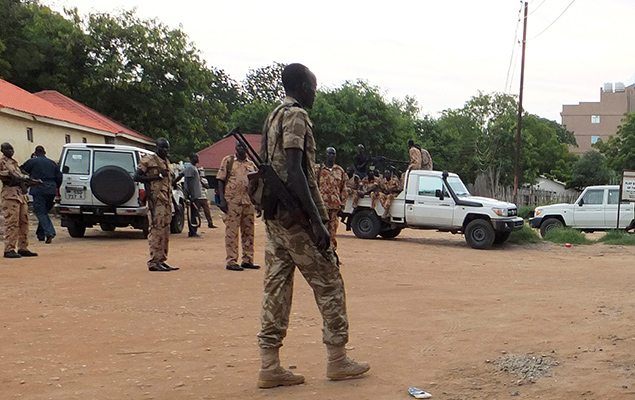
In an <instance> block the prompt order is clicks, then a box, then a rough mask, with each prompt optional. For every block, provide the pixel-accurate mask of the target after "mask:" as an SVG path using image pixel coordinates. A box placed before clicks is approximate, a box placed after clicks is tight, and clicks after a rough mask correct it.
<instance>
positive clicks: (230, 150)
mask: <svg viewBox="0 0 635 400" xmlns="http://www.w3.org/2000/svg"><path fill="white" fill-rule="evenodd" d="M244 136H245V140H247V142H248V143H249V144H250V145H251V147H253V148H254V149H255V150H256V151H257V152H258V153H260V142H261V139H262V135H261V134H259V133H246V134H244ZM235 152H236V139H234V138H233V137H227V138H224V139H221V140H219V141H218V142H216V143H214V144H213V145H211V146H209V147H206V148H204V149H203V150H201V151H199V152H198V153H196V154H198V160H199V163H198V165H199V167H201V168H203V169H204V171H205V176H216V173H217V172H218V169H219V168H220V163H221V161H222V160H223V158H224V157H225V156H228V155H230V154H234V153H235Z"/></svg>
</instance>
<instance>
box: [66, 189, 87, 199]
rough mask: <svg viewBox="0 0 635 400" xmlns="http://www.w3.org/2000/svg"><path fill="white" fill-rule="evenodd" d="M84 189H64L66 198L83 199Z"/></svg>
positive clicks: (84, 196) (84, 195)
mask: <svg viewBox="0 0 635 400" xmlns="http://www.w3.org/2000/svg"><path fill="white" fill-rule="evenodd" d="M85 198H86V191H84V190H83V189H66V199H68V200H84V199H85Z"/></svg>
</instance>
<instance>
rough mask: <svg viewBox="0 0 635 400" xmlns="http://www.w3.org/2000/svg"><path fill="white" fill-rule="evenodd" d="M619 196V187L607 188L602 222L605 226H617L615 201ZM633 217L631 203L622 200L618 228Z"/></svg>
mask: <svg viewBox="0 0 635 400" xmlns="http://www.w3.org/2000/svg"><path fill="white" fill-rule="evenodd" d="M619 198H620V191H619V189H609V197H608V201H607V203H606V208H605V209H604V222H605V223H606V225H605V226H606V227H607V228H616V227H617V202H618V201H619ZM633 218H634V216H633V204H631V203H630V202H628V201H623V202H622V204H621V205H620V228H626V227H627V226H628V225H629V224H630V223H631V221H632V220H633Z"/></svg>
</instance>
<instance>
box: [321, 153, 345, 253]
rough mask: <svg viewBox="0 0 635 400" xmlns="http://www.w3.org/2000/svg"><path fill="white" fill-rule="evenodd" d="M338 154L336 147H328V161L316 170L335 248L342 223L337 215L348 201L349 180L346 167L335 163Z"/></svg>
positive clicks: (332, 244) (332, 243)
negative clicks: (338, 229) (347, 184)
mask: <svg viewBox="0 0 635 400" xmlns="http://www.w3.org/2000/svg"><path fill="white" fill-rule="evenodd" d="M336 154H337V153H336V151H335V148H333V147H328V148H327V149H326V161H325V162H324V164H320V165H319V166H318V168H317V171H316V175H317V180H318V187H319V188H320V195H321V196H322V201H323V202H324V205H325V206H326V209H327V212H328V216H329V224H328V230H329V235H330V236H331V246H332V247H333V249H334V250H335V249H337V239H336V238H335V235H337V227H338V226H339V224H340V222H339V220H338V218H337V217H338V215H339V213H340V211H341V210H342V207H343V206H344V202H345V201H346V182H347V180H348V176H347V175H346V172H345V171H344V169H343V168H342V167H340V166H339V165H337V164H335V156H336Z"/></svg>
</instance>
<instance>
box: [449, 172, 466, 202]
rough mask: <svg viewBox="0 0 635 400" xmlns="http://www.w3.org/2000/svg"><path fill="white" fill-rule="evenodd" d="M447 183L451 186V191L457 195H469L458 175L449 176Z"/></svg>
mask: <svg viewBox="0 0 635 400" xmlns="http://www.w3.org/2000/svg"><path fill="white" fill-rule="evenodd" d="M448 184H449V185H450V187H451V188H452V191H453V192H454V193H455V194H456V195H457V196H459V197H466V196H469V195H470V192H468V191H467V188H466V187H465V185H464V184H463V182H462V181H461V178H459V177H458V176H449V177H448Z"/></svg>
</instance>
